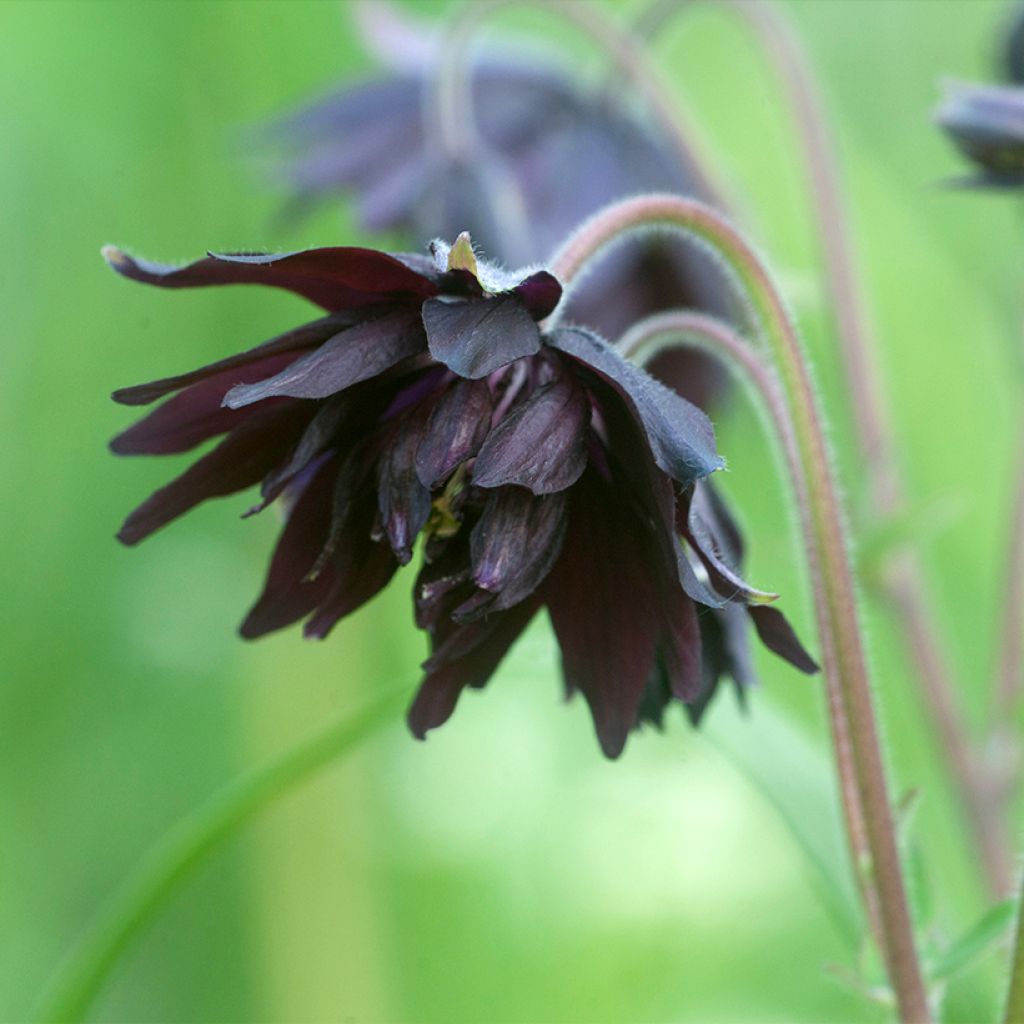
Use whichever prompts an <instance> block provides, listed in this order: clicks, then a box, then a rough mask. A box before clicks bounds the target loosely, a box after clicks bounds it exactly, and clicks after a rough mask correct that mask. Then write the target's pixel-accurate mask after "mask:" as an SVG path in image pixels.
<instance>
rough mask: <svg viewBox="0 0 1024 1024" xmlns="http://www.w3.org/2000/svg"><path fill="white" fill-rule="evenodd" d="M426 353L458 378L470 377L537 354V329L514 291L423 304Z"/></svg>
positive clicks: (538, 342) (435, 300)
mask: <svg viewBox="0 0 1024 1024" xmlns="http://www.w3.org/2000/svg"><path fill="white" fill-rule="evenodd" d="M423 325H424V327H425V328H426V330H427V342H428V344H429V345H430V354H431V355H432V356H433V357H434V358H435V359H436V360H437V361H438V362H439V363H444V364H445V366H447V367H448V369H450V370H451V371H452V372H454V373H457V374H458V375H459V376H460V377H468V378H470V379H476V378H479V377H486V376H487V375H488V374H489V373H493V372H494V371H495V370H497V369H499V368H500V367H502V366H506V365H508V364H509V363H511V362H513V361H514V360H516V359H520V358H521V357H522V356H532V355H535V354H536V353H537V352H539V351H540V331H539V330H538V328H537V324H536V322H535V321H534V319H533V317H531V316H530V314H529V312H528V311H527V309H526V307H525V306H524V305H523V303H522V302H521V301H520V299H519V297H518V296H517V295H515V294H514V293H511V292H510V293H505V294H502V295H496V296H494V297H491V298H481V299H467V300H464V301H461V302H450V301H448V302H446V301H445V300H443V299H428V300H427V301H426V302H424V303H423Z"/></svg>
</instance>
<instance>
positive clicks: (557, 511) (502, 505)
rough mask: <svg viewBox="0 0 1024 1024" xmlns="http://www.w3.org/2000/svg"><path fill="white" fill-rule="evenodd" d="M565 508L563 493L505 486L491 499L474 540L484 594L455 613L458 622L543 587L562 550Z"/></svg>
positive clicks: (508, 605) (476, 569) (475, 574)
mask: <svg viewBox="0 0 1024 1024" xmlns="http://www.w3.org/2000/svg"><path fill="white" fill-rule="evenodd" d="M567 505H568V502H567V499H566V495H565V493H564V492H563V493H560V494H548V495H544V496H542V497H536V496H534V495H533V494H531V493H530V492H529V491H527V490H524V489H523V488H520V487H503V488H501V489H500V490H498V491H495V492H494V493H493V494H492V495H491V497H490V498H489V499H488V502H487V505H486V507H485V508H484V511H483V515H481V517H480V520H479V521H478V522H477V524H476V526H474V527H473V532H472V534H471V535H470V552H471V557H472V561H473V582H474V583H476V585H477V586H478V587H479V588H480V590H479V591H478V592H477V593H476V594H475V595H474V596H473V597H472V598H470V599H469V600H468V601H466V602H464V603H463V604H462V605H460V606H459V607H458V608H456V609H455V611H454V612H453V613H452V617H453V618H454V619H455V620H456V621H457V622H458V621H463V622H466V621H471V620H472V619H474V618H478V617H480V616H481V615H484V614H490V613H491V612H495V611H503V610H504V609H506V608H511V607H512V606H513V605H515V604H518V603H519V602H520V601H522V600H524V599H525V598H526V597H528V596H529V595H530V594H532V593H533V592H534V591H535V590H536V589H537V588H538V587H539V586H540V584H541V583H542V582H543V580H544V578H545V577H546V576H547V574H548V573H549V572H550V571H551V567H552V565H554V563H555V559H556V558H558V555H559V553H560V552H561V550H562V540H563V538H564V537H565V527H566V522H567V517H566V511H567Z"/></svg>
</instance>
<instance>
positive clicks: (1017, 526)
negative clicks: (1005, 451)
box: [994, 441, 1024, 725]
mask: <svg viewBox="0 0 1024 1024" xmlns="http://www.w3.org/2000/svg"><path fill="white" fill-rule="evenodd" d="M1007 550H1008V555H1007V559H1006V583H1005V587H1004V593H1005V595H1006V596H1005V598H1004V601H1003V621H1002V630H1001V637H1002V639H1001V641H1000V644H999V657H998V664H997V670H996V686H995V716H994V717H995V721H996V723H997V725H998V724H1000V723H1005V722H1006V721H1007V720H1008V719H1009V718H1010V717H1011V716H1012V715H1013V714H1014V712H1015V711H1016V710H1017V702H1018V700H1019V699H1020V692H1021V686H1022V685H1024V679H1022V678H1021V675H1022V673H1021V669H1022V661H1024V441H1021V442H1020V443H1019V445H1018V449H1017V464H1016V468H1015V472H1014V493H1013V505H1012V507H1011V509H1010V536H1009V543H1008V545H1007Z"/></svg>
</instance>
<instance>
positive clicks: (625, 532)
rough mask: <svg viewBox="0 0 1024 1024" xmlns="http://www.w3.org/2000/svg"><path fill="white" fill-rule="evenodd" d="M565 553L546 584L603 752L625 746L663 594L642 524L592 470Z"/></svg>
mask: <svg viewBox="0 0 1024 1024" xmlns="http://www.w3.org/2000/svg"><path fill="white" fill-rule="evenodd" d="M571 501H572V504H571V507H570V510H569V528H568V531H567V533H566V537H565V543H564V546H563V549H562V556H561V558H559V560H558V562H557V563H556V564H555V567H554V569H553V570H552V571H551V574H550V575H549V577H548V581H547V583H546V584H545V587H544V593H545V597H546V601H547V605H548V611H549V613H550V615H551V623H552V625H553V626H554V629H555V634H556V635H557V637H558V643H559V646H560V647H561V649H562V672H563V674H564V676H565V682H566V686H567V688H568V690H569V692H572V691H574V690H580V691H582V693H583V696H584V697H586V699H587V703H588V704H589V705H590V710H591V714H592V715H593V717H594V725H595V727H596V729H597V735H598V739H599V740H600V742H601V747H602V749H603V750H604V752H605V754H606V756H608V757H611V758H615V757H618V756H619V754H620V753H622V748H623V747H624V746H625V743H626V738H627V736H628V735H629V732H630V730H631V729H632V728H633V727H634V726H635V725H636V723H637V710H638V707H639V704H640V700H641V698H642V697H643V694H644V690H645V687H646V685H647V680H648V678H649V676H650V674H651V671H652V670H653V668H654V660H655V654H656V651H657V645H658V640H659V635H660V633H661V612H660V608H659V600H660V595H659V592H658V587H657V585H656V584H655V582H654V580H653V578H652V573H651V572H650V571H649V570H650V562H649V556H650V552H649V550H648V548H647V545H646V544H645V543H644V538H643V529H642V524H640V523H639V521H638V519H637V517H636V515H635V514H634V513H632V512H631V510H630V509H629V506H628V503H627V502H625V501H623V500H622V496H621V495H619V494H617V493H616V491H615V489H614V488H612V487H610V486H609V485H608V484H606V483H605V482H604V481H602V480H600V478H599V477H598V476H597V474H596V473H595V472H594V471H593V470H588V471H587V472H586V473H584V474H583V476H582V477H581V478H580V482H579V483H578V484H577V486H576V487H575V488H574V489H573V492H572V497H571Z"/></svg>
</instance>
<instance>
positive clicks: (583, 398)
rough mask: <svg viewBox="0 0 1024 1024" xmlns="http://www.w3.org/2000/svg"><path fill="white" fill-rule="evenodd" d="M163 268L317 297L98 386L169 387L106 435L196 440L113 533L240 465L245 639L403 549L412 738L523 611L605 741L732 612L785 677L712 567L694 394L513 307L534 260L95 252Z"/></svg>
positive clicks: (777, 633) (540, 282)
mask: <svg viewBox="0 0 1024 1024" xmlns="http://www.w3.org/2000/svg"><path fill="white" fill-rule="evenodd" d="M106 255H107V259H108V261H109V262H110V264H111V266H112V267H113V268H114V269H115V270H117V271H118V272H119V273H121V274H123V275H125V276H126V277H130V278H133V279H135V280H138V281H144V282H147V283H150V284H155V285H159V286H161V287H167V288H179V287H196V286H205V285H220V284H265V285H271V286H274V287H279V288H284V289H287V290H289V291H292V292H294V293H296V294H298V295H301V296H303V297H304V298H307V299H309V300H311V301H312V302H314V303H315V304H317V305H319V306H320V307H321V308H322V309H323V310H324V311H325V313H326V315H325V316H323V317H321V318H320V319H318V320H314V321H312V322H311V323H308V324H304V325H302V326H300V327H298V328H296V329H295V330H292V331H289V332H287V333H285V334H283V335H280V336H279V337H277V338H274V339H272V340H270V341H268V342H265V343H264V344H262V345H260V346H257V347H256V348H254V349H251V350H249V351H248V352H244V353H242V354H240V355H237V356H233V357H230V358H228V359H224V360H221V361H219V362H217V363H213V364H211V365H209V366H206V367H203V368H202V369H199V370H196V371H193V372H191V373H187V374H183V375H181V376H177V377H171V378H167V379H165V380H160V381H155V382H153V383H151V384H144V385H140V386H138V387H133V388H127V389H125V390H123V391H119V392H117V393H115V396H114V397H115V399H117V400H118V401H120V402H124V403H126V404H129V405H137V404H144V403H148V402H152V401H154V400H155V399H157V398H160V397H163V396H165V395H171V394H173V397H171V398H169V399H167V401H166V402H165V403H164V404H163V405H161V406H159V407H158V408H157V409H156V410H155V411H154V412H152V413H150V414H149V415H148V416H147V417H146V418H144V419H143V420H141V421H140V422H138V423H136V424H135V425H134V426H133V427H131V428H129V429H128V430H127V431H126V432H124V433H123V434H121V435H120V436H119V437H117V438H115V440H114V441H113V444H112V447H113V449H114V450H115V451H116V452H119V453H122V454H162V453H168V452H180V451H185V450H187V449H190V448H192V447H194V446H195V445H197V444H199V443H201V442H202V441H205V440H207V439H208V438H211V437H214V436H218V435H224V436H223V440H222V441H221V442H220V443H219V445H218V446H217V447H216V448H214V449H213V450H212V451H211V452H210V453H209V454H207V455H205V456H203V457H202V458H200V459H199V461H198V462H196V463H195V464H194V465H193V466H192V467H191V468H189V469H188V470H187V471H186V472H185V473H184V474H182V475H181V476H180V477H178V478H177V479H176V480H175V481H173V482H172V483H170V484H168V485H167V486H166V487H164V488H162V489H161V490H159V491H157V492H156V494H154V495H153V496H152V497H151V498H149V499H148V500H147V501H145V502H144V503H143V504H142V505H141V506H140V507H139V508H138V509H136V510H135V511H134V512H133V513H132V514H131V515H130V516H129V517H128V519H127V520H126V522H125V524H124V526H123V527H122V530H121V533H120V535H119V536H120V538H121V539H122V540H123V541H124V542H125V543H128V544H134V543H136V542H137V541H139V540H141V539H142V538H144V537H146V536H148V535H149V534H150V533H152V532H153V531H154V530H156V529H158V528H160V527H161V526H163V525H165V524H166V523H168V522H170V521H171V520H172V519H174V518H176V517H177V516H179V515H181V514H182V513H183V512H185V511H187V510H188V509H190V508H192V507H193V506H194V505H196V504H198V503H199V502H201V501H203V500H205V499H206V498H211V497H215V496H219V495H226V494H230V493H233V492H235V491H239V490H242V489H244V488H246V487H249V486H250V485H253V484H256V483H259V484H260V488H261V501H260V503H259V504H258V505H257V506H256V508H255V509H253V511H258V510H259V509H261V508H263V507H265V506H266V505H267V504H268V503H270V502H271V501H273V500H274V499H275V498H277V497H278V496H282V495H283V496H284V497H285V498H286V503H287V505H288V514H287V520H286V523H285V526H284V528H283V530H282V533H281V537H280V540H279V541H278V544H277V548H276V550H275V552H274V555H273V558H272V560H271V564H270V569H269V573H268V575H267V580H266V584H265V586H264V589H263V592H262V594H261V595H260V597H259V599H258V600H257V602H256V604H255V605H254V606H253V608H252V610H251V611H250V612H249V614H248V616H247V617H246V619H245V621H244V622H243V624H242V627H241V631H242V634H243V635H244V636H246V637H256V636H260V635H262V634H264V633H267V632H269V631H271V630H274V629H278V628H280V627H282V626H286V625H289V624H291V623H293V622H296V621H298V620H300V619H306V625H305V631H306V634H307V635H309V636H315V637H324V636H326V635H327V633H328V632H329V631H330V630H331V628H332V627H333V626H334V625H335V623H337V622H338V621H339V620H340V619H341V618H342V617H343V616H345V615H347V614H349V613H350V612H352V611H354V610H355V609H356V608H358V607H359V606H360V605H362V604H363V603H365V602H366V601H367V600H369V599H370V598H371V597H373V595H374V594H376V593H377V592H378V591H379V590H380V589H381V588H382V587H384V586H385V585H386V584H387V582H388V581H389V580H390V578H391V576H392V575H393V574H394V572H395V570H396V568H397V566H398V565H399V564H405V563H407V562H409V561H410V560H411V559H412V554H413V547H414V544H415V543H416V541H417V538H421V541H422V549H423V564H422V567H421V568H420V570H419V573H418V576H417V580H416V584H415V595H414V597H415V618H416V622H417V625H419V626H420V627H421V628H422V629H425V630H426V631H427V632H428V633H429V636H430V648H431V653H430V657H429V658H428V660H427V661H426V662H425V664H424V668H425V671H426V674H425V677H424V679H423V682H422V685H421V687H420V689H419V692H418V694H417V696H416V699H415V701H414V703H413V705H412V708H411V709H410V712H409V724H410V726H411V728H412V731H413V732H414V733H415V734H416V735H417V736H419V737H423V736H424V734H425V733H426V732H427V730H429V729H432V728H434V727H436V726H438V725H440V724H442V723H443V722H444V721H445V720H446V719H447V718H448V717H449V716H450V715H451V713H452V711H453V709H454V707H455V704H456V701H457V700H458V698H459V695H460V694H461V692H462V690H463V689H464V688H465V687H466V686H473V687H479V686H483V685H484V684H485V683H486V682H487V680H488V678H489V677H490V676H491V674H492V673H493V672H494V670H495V669H496V667H497V666H498V663H499V662H500V661H501V659H502V657H503V656H504V654H505V653H506V651H507V650H508V649H509V648H510V647H511V645H512V644H513V642H514V641H515V640H516V638H517V637H518V636H519V634H520V633H521V632H522V631H523V629H524V628H525V627H526V625H527V623H528V622H529V621H530V619H531V618H532V617H533V616H534V614H535V613H536V612H537V611H538V609H540V608H541V607H542V606H546V608H547V610H548V613H549V615H550V617H551V621H552V624H553V626H554V630H555V634H556V636H557V638H558V642H559V645H560V647H561V651H562V667H563V672H564V677H565V683H566V687H567V690H568V691H569V693H573V692H575V691H576V690H579V691H581V692H582V693H583V695H584V697H585V698H586V699H587V701H588V703H589V705H590V708H591V711H592V713H593V716H594V720H595V723H596V726H597V732H598V736H599V738H600V741H601V745H602V747H603V749H604V751H605V753H606V754H608V756H610V757H614V756H617V755H618V754H619V752H620V751H621V750H622V748H623V745H624V743H625V741H626V737H627V734H628V733H629V731H630V730H631V729H632V728H634V727H635V726H636V725H637V724H638V722H639V721H640V720H641V719H649V720H655V721H658V720H660V717H661V714H662V710H663V708H664V706H665V704H666V703H667V702H668V701H669V700H671V699H673V698H675V699H678V700H681V701H683V702H684V703H687V702H689V703H691V704H694V705H695V706H696V707H698V709H699V706H700V705H701V702H703V701H706V698H707V697H708V696H709V693H708V688H709V685H710V686H711V687H712V688H713V685H714V682H715V681H716V680H717V674H718V673H719V672H720V671H721V670H722V669H723V668H729V669H730V670H732V669H733V668H734V666H731V665H729V664H728V662H729V658H730V637H731V636H732V633H730V629H731V625H730V623H731V622H732V620H733V619H734V618H735V617H736V616H737V614H738V615H740V616H742V614H743V611H742V610H743V609H744V608H749V611H750V614H751V615H752V616H753V617H754V621H755V624H756V625H757V628H758V630H759V632H760V633H761V636H762V638H763V639H764V641H765V643H766V644H767V646H769V647H770V648H772V649H773V650H776V651H777V652H779V653H781V654H782V655H783V656H784V657H787V658H788V659H789V660H790V661H792V662H793V663H794V664H796V665H797V666H798V667H800V668H803V669H804V670H807V671H811V670H813V669H814V665H813V662H811V660H810V659H809V657H808V656H807V655H806V654H805V653H804V652H803V650H802V648H801V647H800V645H799V643H798V642H797V641H796V639H795V637H794V636H793V635H792V632H791V631H790V630H789V627H788V626H787V625H786V624H785V620H784V619H782V617H781V615H780V614H779V613H778V612H776V611H775V610H774V609H771V608H768V607H767V606H765V604H764V602H765V601H767V600H770V599H771V598H772V597H773V595H767V594H763V593H760V592H758V591H754V590H752V589H751V588H749V587H748V586H747V585H746V584H745V583H744V582H743V581H742V580H741V579H740V578H739V577H738V575H737V574H736V572H735V559H736V557H737V556H738V552H737V551H736V550H735V547H736V544H737V543H738V540H737V537H736V535H735V533H734V528H733V526H732V524H731V523H730V522H729V521H728V520H727V519H726V518H724V516H723V512H722V510H721V508H720V506H719V504H718V503H717V502H716V500H715V497H714V495H713V493H712V492H710V491H709V490H707V489H706V488H705V485H704V482H703V481H704V478H705V477H707V476H708V475H709V474H710V473H712V472H713V471H715V470H716V469H718V468H720V466H721V465H722V462H721V459H720V458H719V456H718V455H717V453H716V451H715V445H714V436H713V432H712V428H711V424H710V423H709V421H708V420H707V418H706V417H705V416H704V414H703V413H702V412H700V410H698V409H697V408H695V407H694V406H692V405H690V404H689V403H688V402H686V401H684V400H683V399H681V398H680V397H678V396H677V395H675V394H674V393H673V392H671V391H669V390H668V389H666V388H665V387H663V386H661V385H659V384H658V383H657V382H656V381H655V380H653V379H652V378H651V377H649V376H648V375H647V374H646V373H644V372H643V371H642V370H640V369H639V368H637V367H636V366H634V365H632V364H630V363H628V362H626V361H624V360H623V359H622V358H621V357H620V356H618V355H617V354H616V353H615V351H614V350H613V349H612V348H611V347H610V346H609V345H608V344H607V343H605V342H604V341H603V340H602V339H601V338H599V337H598V336H597V335H595V334H593V333H591V332H589V331H587V330H584V329H582V328H559V329H555V330H552V331H549V332H545V331H543V330H542V328H541V327H540V325H539V321H542V320H543V319H544V318H545V317H546V316H547V315H548V314H549V313H550V312H552V310H553V309H554V307H555V306H556V304H557V303H558V301H559V298H560V295H561V288H560V286H559V284H558V282H557V281H556V280H555V279H554V278H553V277H552V276H551V275H550V274H548V273H547V272H545V271H543V270H541V271H536V272H533V273H523V274H507V273H502V272H499V271H497V270H496V269H495V268H494V267H491V266H489V265H487V264H485V263H483V262H478V261H477V259H476V256H475V255H474V253H473V250H472V247H471V245H470V243H469V240H468V238H467V237H466V236H461V237H460V238H459V239H458V240H457V242H456V243H455V245H454V246H452V247H451V248H449V247H448V246H446V245H444V244H442V243H435V244H434V247H433V259H427V258H426V257H420V256H411V255H390V254H387V253H382V252H376V251H373V250H368V249H356V248H333V249H316V250H310V251H307V252H298V253H291V254H287V255H280V256H268V255H258V256H257V255H232V256H209V257H207V258H206V259H202V260H199V261H198V262H196V263H192V264H190V265H188V266H185V267H181V268H177V269H175V268H171V267H165V266H161V265H157V264H153V263H148V262H144V261H142V260H136V259H132V258H131V257H128V256H126V255H125V254H123V253H121V252H120V251H118V250H108V251H107V253H106Z"/></svg>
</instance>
